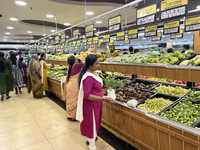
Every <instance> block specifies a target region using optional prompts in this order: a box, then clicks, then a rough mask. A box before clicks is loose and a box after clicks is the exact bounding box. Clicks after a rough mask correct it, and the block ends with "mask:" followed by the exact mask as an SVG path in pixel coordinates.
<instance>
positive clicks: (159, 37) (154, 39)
mask: <svg viewBox="0 0 200 150" xmlns="http://www.w3.org/2000/svg"><path fill="white" fill-rule="evenodd" d="M161 40H162V33H161V32H158V33H157V36H152V37H151V41H161Z"/></svg>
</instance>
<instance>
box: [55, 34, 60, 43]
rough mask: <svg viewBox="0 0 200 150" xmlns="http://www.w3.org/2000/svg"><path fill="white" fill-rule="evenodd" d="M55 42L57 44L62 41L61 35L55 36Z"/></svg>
mask: <svg viewBox="0 0 200 150" xmlns="http://www.w3.org/2000/svg"><path fill="white" fill-rule="evenodd" d="M55 43H56V44H58V43H60V37H59V36H56V37H55Z"/></svg>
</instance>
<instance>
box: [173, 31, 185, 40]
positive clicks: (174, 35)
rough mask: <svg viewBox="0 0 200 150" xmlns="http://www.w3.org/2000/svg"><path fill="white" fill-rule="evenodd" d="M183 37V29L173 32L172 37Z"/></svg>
mask: <svg viewBox="0 0 200 150" xmlns="http://www.w3.org/2000/svg"><path fill="white" fill-rule="evenodd" d="M181 38H183V29H180V32H179V33H175V34H171V39H181Z"/></svg>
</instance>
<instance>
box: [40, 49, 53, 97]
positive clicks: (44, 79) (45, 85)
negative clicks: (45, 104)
mask: <svg viewBox="0 0 200 150" xmlns="http://www.w3.org/2000/svg"><path fill="white" fill-rule="evenodd" d="M45 59H46V54H44V53H43V54H41V57H40V59H39V61H40V65H41V71H42V73H41V74H42V79H41V81H42V84H43V86H42V88H43V97H47V95H46V91H47V90H48V81H47V77H48V71H49V70H55V69H50V68H49V67H48V66H47V64H46V62H45ZM55 71H57V70H55Z"/></svg>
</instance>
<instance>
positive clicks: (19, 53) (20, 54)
mask: <svg viewBox="0 0 200 150" xmlns="http://www.w3.org/2000/svg"><path fill="white" fill-rule="evenodd" d="M16 57H17V60H19V58H20V57H23V53H22V52H21V51H19V52H18V55H17V56H16Z"/></svg>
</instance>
